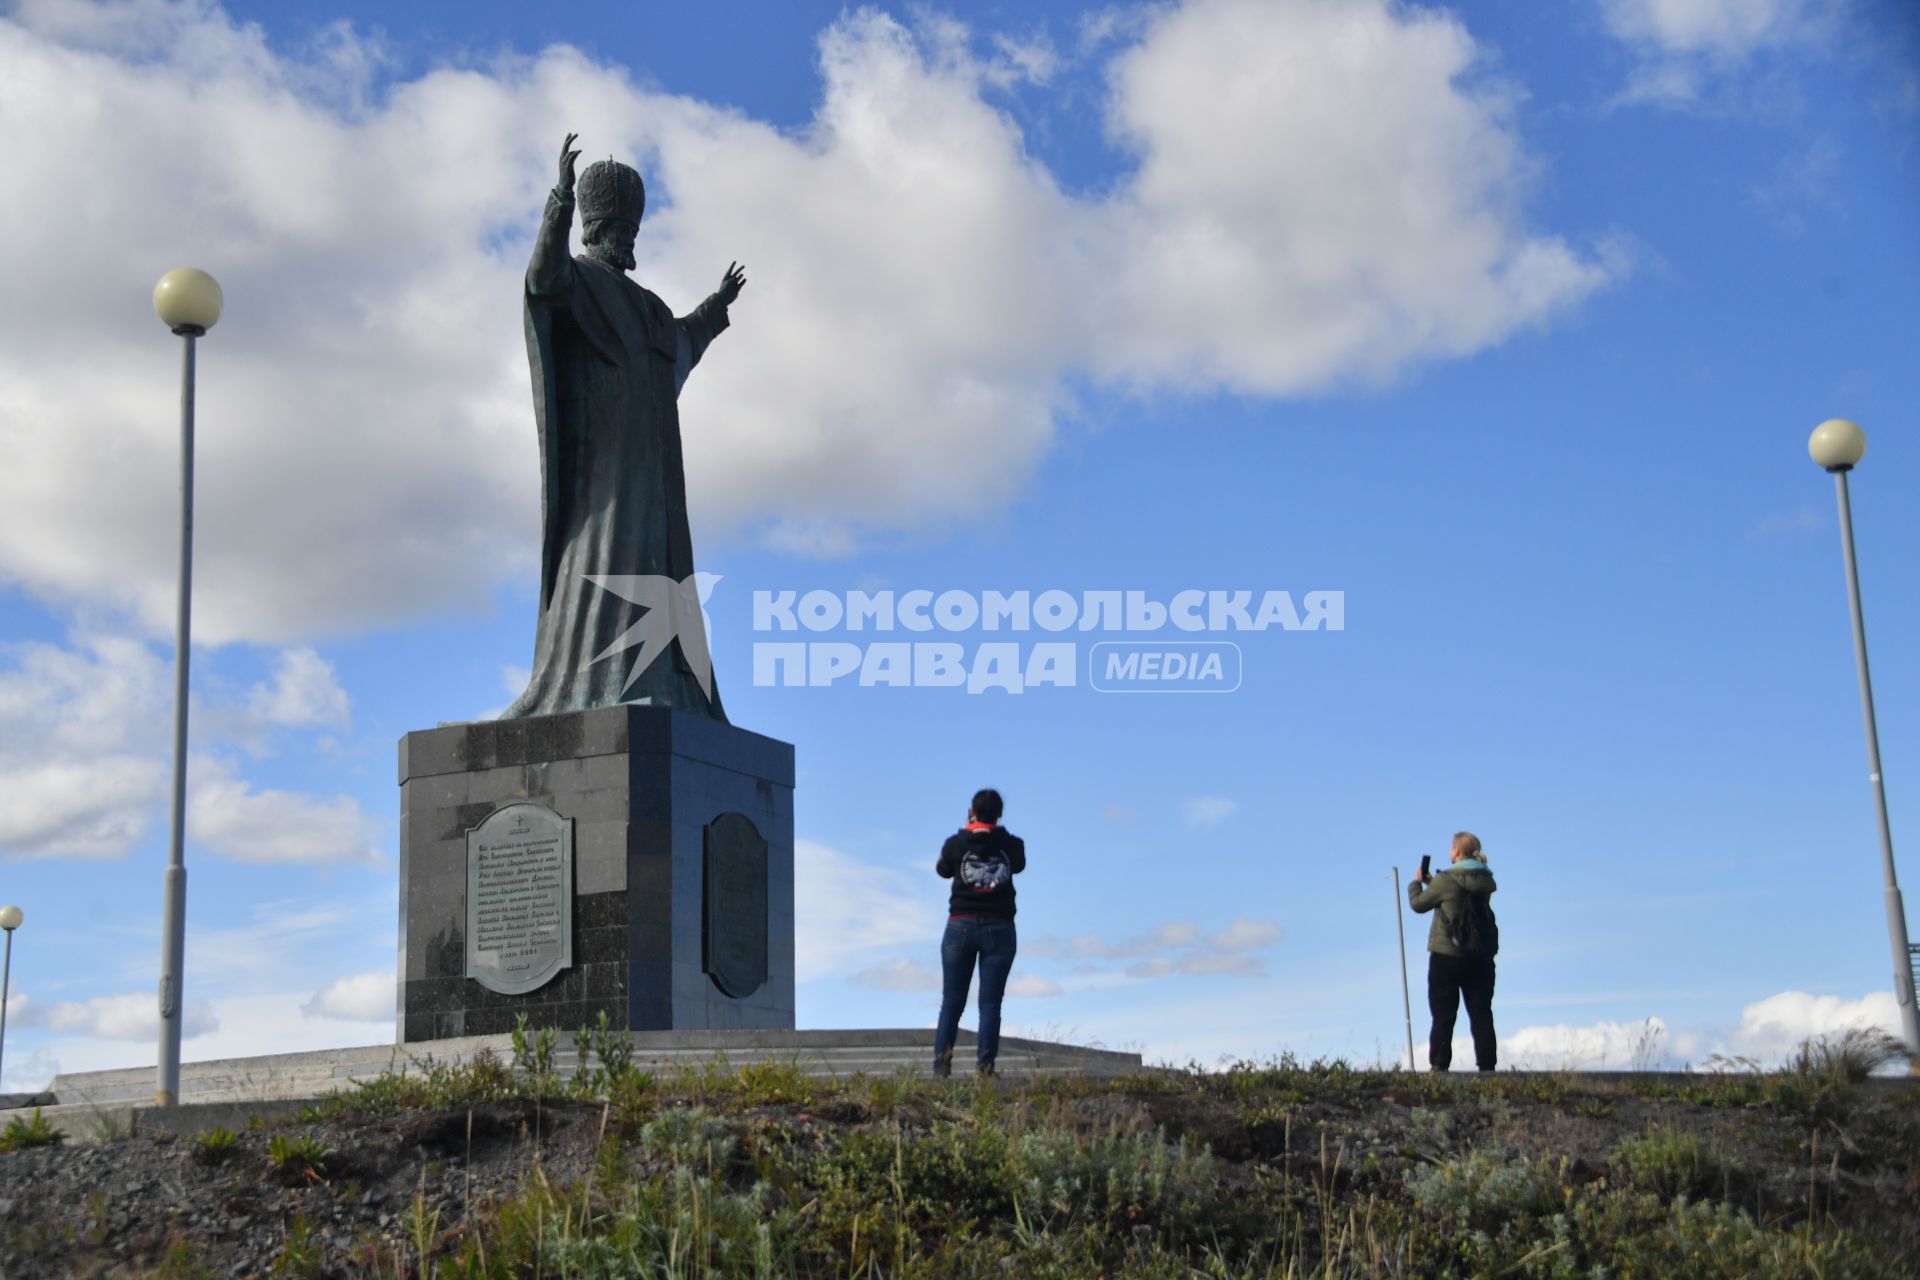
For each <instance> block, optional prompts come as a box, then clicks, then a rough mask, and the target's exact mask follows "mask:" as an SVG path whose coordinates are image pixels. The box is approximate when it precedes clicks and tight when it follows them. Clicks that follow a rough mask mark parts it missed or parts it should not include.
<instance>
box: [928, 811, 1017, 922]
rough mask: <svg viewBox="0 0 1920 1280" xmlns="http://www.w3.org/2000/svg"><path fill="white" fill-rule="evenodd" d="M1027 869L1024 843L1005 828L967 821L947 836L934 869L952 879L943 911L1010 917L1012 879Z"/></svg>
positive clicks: (1002, 917)
mask: <svg viewBox="0 0 1920 1280" xmlns="http://www.w3.org/2000/svg"><path fill="white" fill-rule="evenodd" d="M1026 869H1027V843H1026V841H1024V840H1022V839H1021V838H1020V837H1019V836H1016V835H1014V834H1013V833H1012V832H1010V831H1008V830H1007V829H1006V828H1005V827H995V826H989V825H987V824H986V823H984V822H969V823H968V824H967V825H966V826H964V827H962V828H961V829H960V830H958V831H956V832H954V833H953V834H952V835H950V836H948V837H947V842H946V844H944V845H942V846H941V848H940V861H939V862H938V863H937V864H935V866H934V870H935V871H938V872H939V873H940V876H941V878H942V879H945V880H951V881H953V892H952V893H950V894H948V895H947V911H948V913H949V914H951V915H956V916H991V917H993V918H995V919H1000V920H1011V919H1013V878H1014V877H1015V876H1016V875H1018V874H1020V873H1021V872H1022V871H1025V870H1026Z"/></svg>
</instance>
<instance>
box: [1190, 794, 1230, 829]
mask: <svg viewBox="0 0 1920 1280" xmlns="http://www.w3.org/2000/svg"><path fill="white" fill-rule="evenodd" d="M1239 808H1240V805H1239V802H1238V801H1234V800H1229V799H1227V798H1226V797H1224V796H1195V797H1194V798H1193V799H1191V800H1189V801H1187V804H1186V815H1187V825H1188V826H1190V827H1193V828H1195V829H1196V830H1200V831H1208V830H1211V829H1212V828H1214V827H1217V826H1219V825H1220V824H1221V823H1223V822H1225V821H1226V820H1227V819H1228V818H1231V817H1232V816H1233V815H1234V812H1235V811H1236V810H1238V809H1239Z"/></svg>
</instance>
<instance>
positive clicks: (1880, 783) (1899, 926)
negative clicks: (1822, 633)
mask: <svg viewBox="0 0 1920 1280" xmlns="http://www.w3.org/2000/svg"><path fill="white" fill-rule="evenodd" d="M1807 452H1808V453H1809V454H1811V455H1813V460H1814V461H1815V462H1817V463H1819V464H1820V465H1821V466H1822V467H1823V468H1825V469H1826V470H1828V471H1830V472H1832V473H1833V488H1834V493H1835V494H1836V495H1837V496H1838V498H1839V502H1840V550H1841V553H1842V555H1843V556H1844V557H1845V559H1846V564H1847V604H1848V605H1849V606H1850V607H1851V609H1852V611H1853V658H1854V664H1855V665H1856V666H1857V667H1858V668H1859V669H1860V710H1861V713H1862V714H1863V715H1864V716H1865V718H1866V723H1867V780H1868V781H1869V782H1871V783H1872V784H1873V805H1874V813H1875V816H1876V817H1878V818H1879V820H1880V866H1881V870H1882V871H1883V872H1885V874H1886V882H1887V891H1886V898H1887V932H1888V934H1889V935H1890V937H1891V938H1892V942H1893V990H1894V996H1895V998H1896V999H1897V1000H1898V1001H1899V1004H1900V1026H1901V1033H1902V1039H1904V1040H1905V1041H1906V1044H1907V1052H1908V1053H1909V1054H1911V1055H1912V1058H1911V1062H1912V1064H1913V1067H1914V1069H1915V1070H1920V1010H1916V1009H1915V1007H1914V1002H1913V955H1912V952H1911V950H1910V949H1909V948H1908V946H1907V909H1906V906H1905V905H1904V904H1903V903H1902V901H1901V898H1900V883H1899V881H1898V880H1896V879H1895V878H1894V873H1893V827H1892V825H1891V824H1890V823H1889V822H1888V821H1887V787H1886V783H1885V781H1884V780H1883V779H1882V778H1881V776H1880V730H1879V728H1878V726H1877V725H1876V724H1875V722H1874V718H1873V677H1872V676H1871V675H1870V674H1868V671H1867V624H1866V621H1865V619H1864V618H1863V617H1862V616H1861V612H1860V570H1859V566H1858V565H1857V564H1855V562H1854V557H1853V505H1852V503H1851V502H1850V501H1849V499H1848V495H1847V472H1849V471H1851V470H1853V468H1854V464H1855V463H1857V462H1859V461H1860V459H1861V458H1862V457H1863V456H1865V454H1866V452H1867V433H1866V432H1864V431H1862V430H1861V429H1860V428H1859V426H1858V425H1857V424H1855V423H1852V422H1848V421H1847V420H1846V419H1845V418H1829V419H1827V420H1826V421H1825V422H1823V423H1821V424H1820V425H1819V426H1817V427H1815V428H1814V429H1813V434H1812V435H1811V436H1809V437H1808V438H1807Z"/></svg>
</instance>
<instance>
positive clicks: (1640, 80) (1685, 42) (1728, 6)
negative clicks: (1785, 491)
mask: <svg viewBox="0 0 1920 1280" xmlns="http://www.w3.org/2000/svg"><path fill="white" fill-rule="evenodd" d="M1599 3H1600V14H1601V18H1602V20H1603V21H1604V22H1605V24H1606V27H1607V30H1608V31H1609V32H1610V33H1611V34H1612V35H1613V36H1614V37H1615V38H1616V39H1619V40H1621V41H1624V42H1625V43H1626V44H1627V45H1628V47H1630V48H1631V49H1633V50H1634V52H1635V53H1636V55H1637V57H1638V62H1637V65H1636V66H1635V69H1634V72H1633V77H1632V80H1631V82H1630V83H1629V85H1628V87H1627V90H1626V92H1625V94H1624V95H1622V96H1623V99H1624V100H1626V101H1646V102H1660V103H1666V104H1668V105H1677V104H1682V103H1686V102H1689V101H1692V100H1693V99H1695V98H1697V97H1699V96H1700V95H1701V93H1702V92H1703V90H1704V89H1705V88H1706V87H1707V86H1708V85H1709V84H1710V83H1711V82H1713V81H1714V80H1715V79H1717V78H1720V77H1724V76H1726V75H1727V74H1729V73H1731V72H1734V71H1737V70H1739V69H1740V68H1741V67H1742V66H1744V65H1745V64H1746V63H1748V62H1749V61H1751V59H1752V58H1753V57H1754V55H1756V54H1758V53H1760V52H1761V51H1763V50H1767V49H1771V48H1777V47H1780V46H1783V45H1788V44H1792V43H1795V42H1798V41H1803V40H1808V39H1811V38H1813V37H1815V36H1816V35H1818V33H1819V32H1820V31H1821V30H1822V28H1823V26H1824V25H1825V24H1826V23H1827V22H1828V21H1829V20H1830V19H1831V18H1832V17H1833V15H1834V13H1835V12H1836V6H1835V5H1834V4H1833V3H1832V0H1599Z"/></svg>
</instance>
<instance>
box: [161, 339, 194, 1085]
mask: <svg viewBox="0 0 1920 1280" xmlns="http://www.w3.org/2000/svg"><path fill="white" fill-rule="evenodd" d="M176 332H178V333H179V334H180V338H181V342H182V344H183V346H182V356H181V362H180V616H179V622H178V625H177V627H176V628H175V631H174V642H173V643H174V649H173V828H172V840H171V843H170V845H169V846H168V850H167V875H166V901H165V905H164V907H163V909H162V914H161V917H160V930H161V937H160V1068H159V1079H158V1080H157V1081H156V1082H155V1085H154V1093H153V1101H154V1104H155V1105H156V1106H162V1107H170V1106H172V1105H173V1104H174V1103H175V1102H176V1101H177V1100H178V1098H179V1094H180V1006H181V997H180V988H181V976H182V975H181V970H182V969H183V968H184V966H185V955H186V916H187V864H186V824H187V665H188V659H189V657H190V654H191V644H192V621H193V620H192V612H191V610H192V602H193V346H194V339H195V338H197V337H198V336H199V334H200V332H202V331H201V330H199V329H197V328H183V329H180V330H176Z"/></svg>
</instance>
